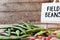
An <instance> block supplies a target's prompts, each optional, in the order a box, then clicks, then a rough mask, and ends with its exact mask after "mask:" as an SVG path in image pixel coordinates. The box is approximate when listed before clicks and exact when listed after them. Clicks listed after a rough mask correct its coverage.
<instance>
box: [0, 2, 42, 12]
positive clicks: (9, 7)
mask: <svg viewBox="0 0 60 40" xmlns="http://www.w3.org/2000/svg"><path fill="white" fill-rule="evenodd" d="M38 10H41V3H18V2H16V3H13V2H12V3H4V4H0V11H38Z"/></svg>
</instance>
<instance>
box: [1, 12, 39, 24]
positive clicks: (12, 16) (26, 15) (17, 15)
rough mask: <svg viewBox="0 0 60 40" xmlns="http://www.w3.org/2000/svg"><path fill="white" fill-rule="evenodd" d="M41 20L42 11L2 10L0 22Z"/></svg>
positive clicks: (12, 22)
mask: <svg viewBox="0 0 60 40" xmlns="http://www.w3.org/2000/svg"><path fill="white" fill-rule="evenodd" d="M21 19H22V20H24V21H25V22H37V21H40V12H0V24H14V23H20V22H21Z"/></svg>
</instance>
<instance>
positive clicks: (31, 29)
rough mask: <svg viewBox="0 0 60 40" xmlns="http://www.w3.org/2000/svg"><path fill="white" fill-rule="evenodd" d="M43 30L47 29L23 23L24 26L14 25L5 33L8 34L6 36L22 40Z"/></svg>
mask: <svg viewBox="0 0 60 40" xmlns="http://www.w3.org/2000/svg"><path fill="white" fill-rule="evenodd" d="M41 30H45V29H43V28H40V27H38V26H34V25H31V24H28V23H23V24H14V25H12V27H8V28H6V29H5V30H4V32H5V33H6V34H7V35H6V36H12V35H13V36H17V37H20V38H26V37H29V36H32V35H34V34H35V33H36V32H39V31H41ZM27 34H28V35H27Z"/></svg>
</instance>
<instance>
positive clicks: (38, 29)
mask: <svg viewBox="0 0 60 40" xmlns="http://www.w3.org/2000/svg"><path fill="white" fill-rule="evenodd" d="M43 30H45V29H42V28H34V29H30V30H27V31H26V32H27V33H31V32H39V31H43Z"/></svg>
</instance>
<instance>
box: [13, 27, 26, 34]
mask: <svg viewBox="0 0 60 40" xmlns="http://www.w3.org/2000/svg"><path fill="white" fill-rule="evenodd" d="M13 28H16V29H18V30H21V31H22V32H23V33H25V34H26V32H25V30H24V29H23V28H21V27H20V28H19V27H13Z"/></svg>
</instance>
